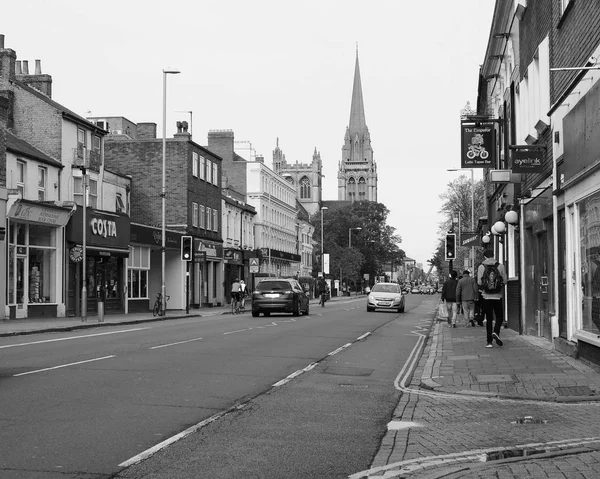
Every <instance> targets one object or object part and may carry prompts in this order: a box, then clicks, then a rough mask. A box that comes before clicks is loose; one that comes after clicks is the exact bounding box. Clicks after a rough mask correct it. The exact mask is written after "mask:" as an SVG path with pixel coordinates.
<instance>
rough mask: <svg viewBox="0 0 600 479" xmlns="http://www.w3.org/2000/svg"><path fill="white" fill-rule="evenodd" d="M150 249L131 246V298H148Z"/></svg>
mask: <svg viewBox="0 0 600 479" xmlns="http://www.w3.org/2000/svg"><path fill="white" fill-rule="evenodd" d="M149 269H150V248H148V247H145V246H131V247H130V248H129V260H128V262H127V295H128V297H129V298H142V299H145V298H148V271H149Z"/></svg>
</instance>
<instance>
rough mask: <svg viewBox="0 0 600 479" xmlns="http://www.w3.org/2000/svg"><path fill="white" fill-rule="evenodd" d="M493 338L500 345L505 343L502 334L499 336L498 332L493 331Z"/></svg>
mask: <svg viewBox="0 0 600 479" xmlns="http://www.w3.org/2000/svg"><path fill="white" fill-rule="evenodd" d="M492 338H494V339H495V340H496V344H497V345H498V346H502V345H503V344H504V343H503V342H502V341H501V340H500V336H498V335H497V334H496V333H492Z"/></svg>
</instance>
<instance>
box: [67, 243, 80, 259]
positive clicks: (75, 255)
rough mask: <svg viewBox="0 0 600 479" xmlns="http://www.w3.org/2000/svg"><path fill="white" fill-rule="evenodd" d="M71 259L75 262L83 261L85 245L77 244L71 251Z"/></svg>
mask: <svg viewBox="0 0 600 479" xmlns="http://www.w3.org/2000/svg"><path fill="white" fill-rule="evenodd" d="M69 259H70V260H71V261H73V263H79V262H80V261H83V246H80V245H75V246H73V247H72V248H71V249H70V251H69Z"/></svg>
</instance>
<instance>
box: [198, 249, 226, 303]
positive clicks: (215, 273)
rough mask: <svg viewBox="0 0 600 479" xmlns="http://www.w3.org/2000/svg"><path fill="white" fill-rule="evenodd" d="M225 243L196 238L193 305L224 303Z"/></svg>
mask: <svg viewBox="0 0 600 479" xmlns="http://www.w3.org/2000/svg"><path fill="white" fill-rule="evenodd" d="M222 262H223V245H222V244H221V243H217V242H215V241H209V240H204V239H203V240H200V239H198V238H194V258H193V262H192V264H191V265H190V268H191V275H190V276H191V282H190V288H191V293H192V294H191V296H190V304H191V305H192V306H193V307H200V306H208V307H211V306H221V305H222V304H224V301H225V299H224V298H223V287H224V285H225V280H224V278H223V264H222Z"/></svg>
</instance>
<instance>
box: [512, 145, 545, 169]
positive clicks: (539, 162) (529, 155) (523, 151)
mask: <svg viewBox="0 0 600 479" xmlns="http://www.w3.org/2000/svg"><path fill="white" fill-rule="evenodd" d="M510 148H511V150H512V171H513V173H542V172H543V171H544V149H542V148H531V147H530V146H529V145H525V146H520V145H514V146H511V147H510Z"/></svg>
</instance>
